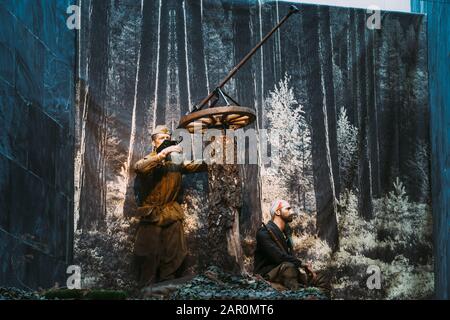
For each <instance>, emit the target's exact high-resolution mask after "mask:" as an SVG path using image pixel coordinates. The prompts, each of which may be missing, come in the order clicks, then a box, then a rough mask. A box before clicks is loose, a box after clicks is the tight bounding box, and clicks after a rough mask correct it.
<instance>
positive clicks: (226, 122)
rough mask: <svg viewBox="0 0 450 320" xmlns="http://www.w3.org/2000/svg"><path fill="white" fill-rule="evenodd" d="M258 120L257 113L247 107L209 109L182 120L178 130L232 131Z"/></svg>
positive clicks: (191, 114)
mask: <svg viewBox="0 0 450 320" xmlns="http://www.w3.org/2000/svg"><path fill="white" fill-rule="evenodd" d="M255 119H256V114H255V112H254V111H253V110H252V109H250V108H246V107H239V106H227V107H214V108H207V109H204V110H200V111H195V112H192V113H190V114H188V115H186V116H184V117H182V118H181V119H180V124H179V125H178V128H184V129H187V130H188V131H189V132H190V133H194V130H196V131H197V130H201V132H204V131H206V130H207V129H212V128H214V129H231V130H236V129H240V128H243V127H245V126H248V125H249V124H251V123H252V122H253V121H255Z"/></svg>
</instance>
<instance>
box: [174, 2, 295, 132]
mask: <svg viewBox="0 0 450 320" xmlns="http://www.w3.org/2000/svg"><path fill="white" fill-rule="evenodd" d="M299 11H300V10H299V9H297V7H295V6H293V5H291V6H290V7H289V12H288V14H287V15H286V16H285V17H284V18H283V19H281V21H280V22H279V23H278V24H277V25H276V26H275V27H274V28H273V29H272V30H271V31H270V32H269V33H268V34H267V35H266V36H265V37H264V38H263V39H262V40H261V41H260V42H259V43H258V44H257V45H256V46H255V47H254V48H253V49H252V50H251V51H250V52H249V53H248V54H247V55H246V56H245V57H244V58H243V59H242V60H241V61H240V62H239V63H238V64H237V65H236V66H235V67H234V68H233V69H232V70H231V71H230V73H228V75H227V76H226V77H225V78H224V79H223V80H222V81H221V82H220V84H219V85H218V86H217V87H216V88H215V89H214V90H213V91H212V92H211V93H210V94H209V95H208V96H207V97H206V98H204V99H203V100H202V101H201V102H200V103H199V104H198V105H196V106H194V107H193V110H192V111H191V112H189V113H188V114H186V115H185V116H183V117H182V118H181V119H180V123H179V125H178V128H184V129H187V130H188V131H189V132H190V133H193V132H194V131H197V130H198V131H200V132H204V131H206V130H207V129H210V128H216V129H222V130H226V129H231V130H236V129H239V128H243V127H245V126H247V125H249V124H251V123H252V122H253V121H255V119H256V114H255V111H254V110H253V109H251V108H247V107H242V106H241V105H239V103H237V102H236V100H234V99H233V98H231V97H230V96H229V95H228V94H227V93H225V92H224V91H223V87H224V86H225V84H226V83H227V82H228V81H229V80H230V79H231V78H232V77H233V76H234V75H235V74H236V72H238V70H239V69H240V68H241V67H242V66H243V65H244V64H245V63H246V62H247V61H248V60H250V58H251V57H252V56H253V55H254V54H255V52H256V51H257V50H258V49H259V48H260V47H261V46H262V45H263V44H264V43H265V42H266V41H267V39H269V38H270V36H271V35H272V34H273V33H274V32H275V31H277V30H278V29H279V28H280V27H281V25H282V24H283V23H285V22H286V20H287V19H289V17H290V16H291V15H293V14H294V13H297V12H299ZM220 98H223V100H224V101H225V103H226V106H219V107H216V104H217V102H218V101H219V100H220ZM206 105H207V106H208V107H207V108H204V107H205V106H206Z"/></svg>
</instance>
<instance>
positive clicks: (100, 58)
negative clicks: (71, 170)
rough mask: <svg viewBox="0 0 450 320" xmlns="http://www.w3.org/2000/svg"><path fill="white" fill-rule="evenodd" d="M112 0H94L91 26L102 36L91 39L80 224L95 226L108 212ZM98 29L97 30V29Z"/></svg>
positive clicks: (96, 226)
mask: <svg viewBox="0 0 450 320" xmlns="http://www.w3.org/2000/svg"><path fill="white" fill-rule="evenodd" d="M108 6H109V3H108V2H98V1H94V2H93V3H92V16H91V19H90V21H91V30H95V32H96V33H98V37H92V38H91V39H90V63H92V65H91V67H90V68H89V75H88V78H89V83H90V92H89V94H88V95H87V106H86V108H87V110H86V111H87V116H86V136H85V139H86V141H85V146H86V149H85V153H84V160H83V163H84V168H83V176H84V177H86V176H88V177H90V178H89V179H84V178H83V179H82V183H81V190H80V191H81V193H80V220H79V225H78V227H79V228H82V229H92V228H94V229H95V228H98V227H101V226H102V225H103V221H104V217H105V214H106V203H105V201H106V199H105V198H106V197H105V192H106V190H105V188H104V185H105V181H106V179H105V163H104V161H105V150H106V117H105V113H106V110H105V108H106V106H104V105H103V104H102V103H103V101H104V100H105V95H106V81H105V77H106V75H107V72H108V32H107V27H108ZM93 32H94V31H93Z"/></svg>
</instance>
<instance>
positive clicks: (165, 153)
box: [158, 145, 183, 159]
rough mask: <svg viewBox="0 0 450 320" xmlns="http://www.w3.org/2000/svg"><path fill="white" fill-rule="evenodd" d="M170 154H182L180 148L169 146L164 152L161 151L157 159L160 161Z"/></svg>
mask: <svg viewBox="0 0 450 320" xmlns="http://www.w3.org/2000/svg"><path fill="white" fill-rule="evenodd" d="M172 152H178V153H182V152H183V148H182V147H181V146H178V145H176V146H170V147H167V148H165V149H164V150H162V151H161V152H160V153H159V154H158V157H159V158H160V159H161V158H162V159H165V158H166V157H167V156H168V155H169V154H171V153H172Z"/></svg>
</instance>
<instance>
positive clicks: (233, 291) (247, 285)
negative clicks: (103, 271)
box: [0, 266, 329, 300]
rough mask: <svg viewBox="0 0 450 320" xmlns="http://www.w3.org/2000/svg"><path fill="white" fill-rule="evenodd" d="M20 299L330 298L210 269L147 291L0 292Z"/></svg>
mask: <svg viewBox="0 0 450 320" xmlns="http://www.w3.org/2000/svg"><path fill="white" fill-rule="evenodd" d="M20 299H27V300H30V299H31V300H44V299H86V300H91V299H92V300H95V299H108V300H109V299H139V300H141V299H144V300H225V299H230V300H233V299H240V300H241V299H270V300H326V299H329V298H328V297H327V295H326V294H325V292H323V291H322V290H320V289H319V288H313V287H310V288H301V289H299V290H296V291H290V290H284V291H283V290H277V289H275V288H274V287H272V286H271V284H270V283H269V282H267V281H265V280H264V279H262V278H261V277H255V276H252V275H232V274H228V273H226V272H223V271H222V270H220V269H219V268H217V267H214V266H213V267H209V268H208V269H207V270H206V271H205V272H203V273H201V274H199V275H196V276H188V277H184V278H179V279H175V280H171V281H165V282H161V283H157V284H155V285H153V286H151V287H146V288H143V289H142V290H139V291H135V292H125V291H118V290H101V289H95V288H91V289H85V290H68V289H52V290H48V291H41V292H27V291H23V290H20V289H17V288H0V300H20Z"/></svg>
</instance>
